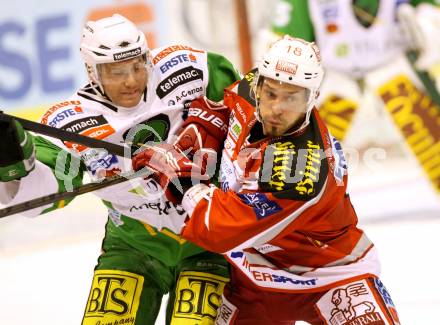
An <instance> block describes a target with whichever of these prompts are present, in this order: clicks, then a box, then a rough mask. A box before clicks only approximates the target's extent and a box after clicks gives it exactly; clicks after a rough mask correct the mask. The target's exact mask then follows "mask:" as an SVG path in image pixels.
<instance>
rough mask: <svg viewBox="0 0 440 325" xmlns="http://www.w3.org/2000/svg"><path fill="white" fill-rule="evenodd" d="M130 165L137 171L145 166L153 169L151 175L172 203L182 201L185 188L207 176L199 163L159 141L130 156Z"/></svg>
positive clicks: (207, 177) (206, 178)
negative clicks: (155, 144)
mask: <svg viewBox="0 0 440 325" xmlns="http://www.w3.org/2000/svg"><path fill="white" fill-rule="evenodd" d="M132 167H133V169H134V170H135V171H138V170H140V169H142V168H144V167H147V168H149V169H151V170H152V171H153V175H152V177H153V178H154V179H155V180H156V182H158V183H159V184H160V186H161V187H162V188H163V189H164V191H165V196H166V197H167V199H168V200H170V201H171V202H173V203H178V204H180V202H181V201H182V197H183V194H184V193H185V190H186V189H188V188H189V187H191V186H192V185H193V183H194V184H196V183H199V182H200V181H201V180H202V181H206V180H208V179H209V176H208V175H207V174H206V173H205V170H204V169H203V168H201V167H200V166H199V165H196V164H194V163H193V162H192V161H191V160H189V159H188V158H187V157H186V156H185V155H184V154H182V153H181V152H180V150H179V149H176V148H175V147H174V146H173V145H171V144H167V143H161V144H159V145H157V146H154V147H149V148H147V149H146V150H144V151H142V152H140V153H138V154H137V155H135V156H134V157H133V158H132Z"/></svg>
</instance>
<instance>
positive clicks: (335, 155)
mask: <svg viewBox="0 0 440 325" xmlns="http://www.w3.org/2000/svg"><path fill="white" fill-rule="evenodd" d="M331 145H332V155H331V157H330V158H329V160H330V164H329V165H330V168H331V169H332V171H333V175H334V177H335V179H336V183H337V184H338V185H343V184H344V176H345V175H346V174H347V161H346V160H345V156H344V152H343V151H342V146H341V144H340V143H339V141H338V140H337V139H336V138H335V137H333V136H331Z"/></svg>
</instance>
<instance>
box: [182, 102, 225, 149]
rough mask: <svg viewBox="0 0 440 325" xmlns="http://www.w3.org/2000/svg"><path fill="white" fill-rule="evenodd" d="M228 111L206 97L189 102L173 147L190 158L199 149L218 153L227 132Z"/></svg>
mask: <svg viewBox="0 0 440 325" xmlns="http://www.w3.org/2000/svg"><path fill="white" fill-rule="evenodd" d="M228 121H229V109H228V107H227V106H224V105H223V104H220V103H216V102H213V101H211V100H209V99H208V98H206V97H199V98H196V99H195V100H193V101H192V102H191V105H190V107H189V111H188V118H187V119H186V120H185V122H183V125H182V129H181V131H180V132H179V136H178V138H177V140H176V141H175V143H174V145H175V146H176V147H177V148H179V149H180V150H182V151H183V152H185V153H187V152H188V153H189V156H190V157H192V156H193V155H194V154H195V153H196V152H197V151H198V150H200V149H208V150H212V151H215V152H218V151H219V150H220V149H221V148H222V145H223V142H224V140H225V138H226V134H227V132H228Z"/></svg>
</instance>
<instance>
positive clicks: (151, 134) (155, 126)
mask: <svg viewBox="0 0 440 325" xmlns="http://www.w3.org/2000/svg"><path fill="white" fill-rule="evenodd" d="M170 126H171V123H170V118H169V117H168V115H165V114H159V115H156V116H154V117H152V118H150V119H148V120H146V121H143V122H141V123H139V124H138V125H136V126H135V127H133V128H131V129H129V130H127V131H125V132H124V134H123V135H122V138H123V139H124V141H125V142H126V143H127V144H128V145H130V146H131V153H132V154H133V153H134V152H135V151H136V150H138V149H139V148H141V147H142V145H144V144H145V143H147V142H156V143H159V142H162V141H165V140H166V139H167V138H168V134H169V132H170Z"/></svg>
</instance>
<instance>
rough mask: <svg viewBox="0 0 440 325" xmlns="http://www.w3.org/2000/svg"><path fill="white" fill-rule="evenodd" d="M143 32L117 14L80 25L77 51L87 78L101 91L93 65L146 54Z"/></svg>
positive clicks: (95, 67) (95, 66)
mask: <svg viewBox="0 0 440 325" xmlns="http://www.w3.org/2000/svg"><path fill="white" fill-rule="evenodd" d="M148 51H149V49H148V44H147V40H146V39H145V35H144V33H143V32H142V31H140V30H139V29H138V28H137V27H136V26H135V25H134V24H133V23H132V22H131V21H130V20H128V19H127V18H125V17H124V16H121V15H119V14H114V15H113V16H111V17H106V18H102V19H99V20H97V21H88V22H87V23H86V25H85V26H84V28H83V33H82V38H81V45H80V52H81V56H82V58H83V60H84V62H85V64H86V68H87V73H88V76H89V80H90V81H91V82H92V83H95V84H97V85H98V86H99V87H100V89H101V91H104V89H103V87H102V84H101V82H100V80H99V74H98V70H97V65H98V64H102V63H112V62H120V61H124V60H128V59H131V58H134V57H137V56H141V55H146V57H147V58H148Z"/></svg>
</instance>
